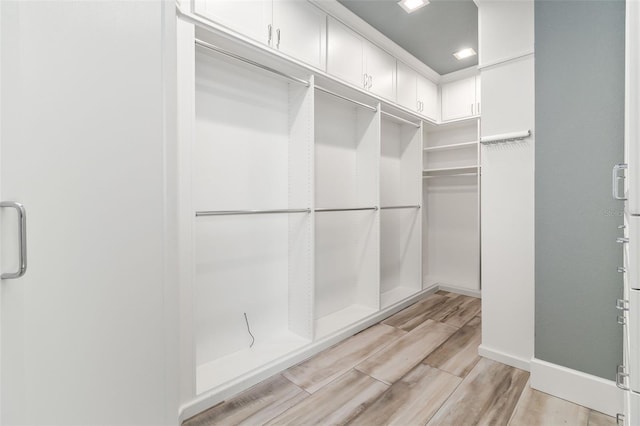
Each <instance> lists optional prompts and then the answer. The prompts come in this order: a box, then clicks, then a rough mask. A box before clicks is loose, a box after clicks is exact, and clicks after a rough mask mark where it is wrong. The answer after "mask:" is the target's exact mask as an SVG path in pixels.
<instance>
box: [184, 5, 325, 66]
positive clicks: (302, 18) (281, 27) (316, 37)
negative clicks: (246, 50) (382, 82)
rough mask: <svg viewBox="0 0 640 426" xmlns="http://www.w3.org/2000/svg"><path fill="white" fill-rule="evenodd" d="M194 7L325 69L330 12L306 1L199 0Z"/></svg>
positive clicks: (244, 33) (256, 38) (215, 19)
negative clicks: (323, 10)
mask: <svg viewBox="0 0 640 426" xmlns="http://www.w3.org/2000/svg"><path fill="white" fill-rule="evenodd" d="M194 10H195V12H196V13H198V14H199V15H202V16H204V17H206V18H208V19H210V20H212V21H215V22H217V23H218V24H220V25H223V26H225V27H227V28H229V29H231V30H233V31H236V32H238V33H241V34H243V35H245V36H247V37H249V38H252V39H254V40H257V41H259V42H261V43H264V44H266V45H268V46H270V47H272V48H274V49H277V50H280V51H281V52H283V53H285V54H287V55H289V56H291V57H293V58H295V59H298V60H300V61H302V62H305V63H307V64H309V65H312V66H314V67H317V68H320V69H325V56H326V54H325V40H326V34H327V16H326V14H325V13H324V12H322V11H320V9H318V8H316V7H315V6H313V5H312V4H310V3H308V2H306V1H295V0H262V1H252V0H248V1H238V0H233V1H228V0H196V2H195V5H194Z"/></svg>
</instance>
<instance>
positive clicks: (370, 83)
mask: <svg viewBox="0 0 640 426" xmlns="http://www.w3.org/2000/svg"><path fill="white" fill-rule="evenodd" d="M372 87H373V76H372V75H370V76H369V89H371V88H372Z"/></svg>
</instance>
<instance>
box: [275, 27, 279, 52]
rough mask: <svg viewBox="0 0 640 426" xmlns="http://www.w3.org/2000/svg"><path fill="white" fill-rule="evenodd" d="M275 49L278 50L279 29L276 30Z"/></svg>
mask: <svg viewBox="0 0 640 426" xmlns="http://www.w3.org/2000/svg"><path fill="white" fill-rule="evenodd" d="M276 49H280V28H278V29H277V30H276Z"/></svg>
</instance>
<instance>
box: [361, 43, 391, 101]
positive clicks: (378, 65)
mask: <svg viewBox="0 0 640 426" xmlns="http://www.w3.org/2000/svg"><path fill="white" fill-rule="evenodd" d="M364 63H365V74H366V78H367V80H368V85H367V89H368V90H370V91H371V92H373V93H375V94H376V95H378V96H380V97H383V98H385V99H389V100H395V99H396V90H395V86H396V58H394V57H393V56H391V55H389V54H388V53H387V52H385V51H383V50H382V49H380V48H378V47H376V46H374V45H373V44H371V43H369V42H365V44H364Z"/></svg>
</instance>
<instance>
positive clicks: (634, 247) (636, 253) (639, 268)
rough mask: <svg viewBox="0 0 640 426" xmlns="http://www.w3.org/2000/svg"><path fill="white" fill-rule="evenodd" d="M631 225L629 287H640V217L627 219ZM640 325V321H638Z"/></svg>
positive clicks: (628, 246)
mask: <svg viewBox="0 0 640 426" xmlns="http://www.w3.org/2000/svg"><path fill="white" fill-rule="evenodd" d="M627 224H628V226H629V232H628V234H627V235H628V236H629V244H628V245H627V244H625V247H624V249H625V251H628V255H627V256H625V257H627V259H625V260H626V263H627V264H625V266H626V268H627V271H628V272H627V274H626V275H627V277H626V278H627V280H628V281H629V288H631V289H636V290H638V289H640V260H638V259H640V217H635V216H631V217H629V218H628V220H627ZM638 324H639V325H640V323H638Z"/></svg>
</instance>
